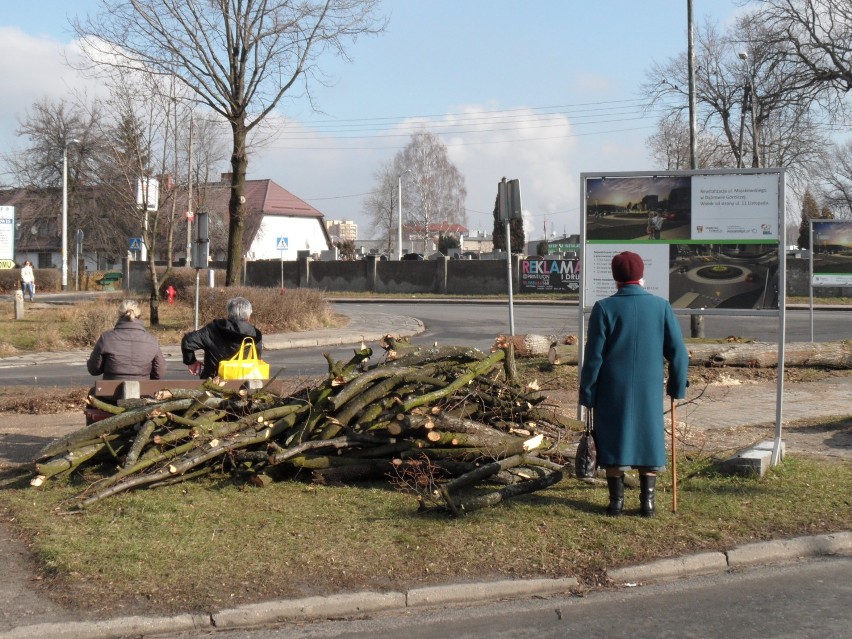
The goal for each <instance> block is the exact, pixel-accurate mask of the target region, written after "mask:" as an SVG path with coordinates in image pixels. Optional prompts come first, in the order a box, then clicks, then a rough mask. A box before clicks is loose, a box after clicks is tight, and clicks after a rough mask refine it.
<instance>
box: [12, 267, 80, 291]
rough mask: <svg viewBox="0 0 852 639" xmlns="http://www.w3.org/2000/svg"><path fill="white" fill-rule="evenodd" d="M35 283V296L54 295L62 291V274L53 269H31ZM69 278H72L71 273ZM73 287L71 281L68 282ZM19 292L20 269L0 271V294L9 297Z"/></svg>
mask: <svg viewBox="0 0 852 639" xmlns="http://www.w3.org/2000/svg"><path fill="white" fill-rule="evenodd" d="M33 276H34V277H35V283H36V295H38V294H39V293H55V292H57V291H59V290H61V289H62V274H61V273H60V272H59V269H55V268H37V269H33ZM68 276H69V278H71V277H73V275H72V274H71V273H69V274H68ZM69 281H70V282H71V284H72V285H73V283H74V282H73V280H69ZM19 290H21V269H20V268H10V269H2V270H0V293H2V294H4V295H9V294H10V293H14V292H15V291H19Z"/></svg>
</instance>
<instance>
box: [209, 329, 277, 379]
mask: <svg viewBox="0 0 852 639" xmlns="http://www.w3.org/2000/svg"><path fill="white" fill-rule="evenodd" d="M246 350H248V356H246ZM219 378H220V379H269V364H267V363H266V362H264V361H263V360H262V359H260V358H258V356H257V349H256V348H255V346H254V340H253V339H252V338H251V337H246V338H245V339H243V343H242V344H240V350H238V351H237V353H236V355H234V356H233V357H232V358H231V359H223V360H222V361H220V362H219Z"/></svg>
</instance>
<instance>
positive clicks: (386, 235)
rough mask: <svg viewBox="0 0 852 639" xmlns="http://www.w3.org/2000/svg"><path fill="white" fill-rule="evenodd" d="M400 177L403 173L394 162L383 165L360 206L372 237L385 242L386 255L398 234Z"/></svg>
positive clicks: (390, 250) (391, 248)
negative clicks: (369, 226) (371, 189)
mask: <svg viewBox="0 0 852 639" xmlns="http://www.w3.org/2000/svg"><path fill="white" fill-rule="evenodd" d="M397 159H398V158H397ZM402 175H403V171H399V170H398V168H397V167H396V165H395V162H394V161H389V162H387V163H385V164H383V165H382V166H381V167H379V169H378V171H376V173H375V175H374V178H375V180H376V186H375V188H374V190H373V192H372V193H370V194H369V195H368V196H367V197H366V198H365V199H364V203H363V205H362V210H363V211H364V213H365V214H366V215H367V217H368V218H369V219H370V222H372V227H373V228H372V236H373V237H374V238H376V239H380V240H382V241H383V242H386V246H387V252H388V254H390V253H391V252H392V250H393V246H394V245H395V243H396V240H395V239H394V238H396V236H397V232H398V224H399V179H400V177H401V176H402ZM400 250H401V249H400Z"/></svg>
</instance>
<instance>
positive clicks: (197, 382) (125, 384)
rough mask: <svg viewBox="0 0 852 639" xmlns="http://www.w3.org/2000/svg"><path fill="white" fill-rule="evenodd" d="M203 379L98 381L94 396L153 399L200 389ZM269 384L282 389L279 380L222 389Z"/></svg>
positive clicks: (228, 383)
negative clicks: (167, 391)
mask: <svg viewBox="0 0 852 639" xmlns="http://www.w3.org/2000/svg"><path fill="white" fill-rule="evenodd" d="M204 381H205V380H203V379H171V380H170V379H140V380H124V379H100V380H98V381H97V382H95V388H94V395H95V397H97V398H98V399H103V400H105V401H116V400H120V399H138V398H140V397H153V396H154V394H155V393H156V392H157V391H161V390H164V389H169V388H201V387H202V386H203V385H204ZM266 384H269V385H270V387H271V388H273V389H274V390H281V389H282V382H281V381H280V380H272V381H271V382H270V381H269V380H256V379H229V380H225V381H224V387H225V388H228V389H231V390H239V389H240V388H244V387H245V388H260V387H262V386H264V385H266Z"/></svg>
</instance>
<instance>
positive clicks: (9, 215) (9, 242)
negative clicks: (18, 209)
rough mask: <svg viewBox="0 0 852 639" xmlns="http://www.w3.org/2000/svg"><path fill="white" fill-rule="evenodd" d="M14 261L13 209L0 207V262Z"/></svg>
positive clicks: (11, 207) (12, 207)
mask: <svg viewBox="0 0 852 639" xmlns="http://www.w3.org/2000/svg"><path fill="white" fill-rule="evenodd" d="M14 259H15V207H14V206H0V260H13V261H14Z"/></svg>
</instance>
